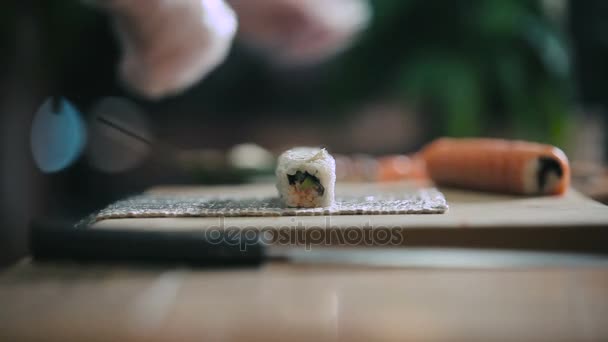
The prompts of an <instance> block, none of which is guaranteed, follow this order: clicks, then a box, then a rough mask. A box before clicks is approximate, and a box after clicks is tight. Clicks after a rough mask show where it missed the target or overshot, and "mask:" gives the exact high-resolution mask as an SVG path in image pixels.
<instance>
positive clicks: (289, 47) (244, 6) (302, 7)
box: [228, 0, 371, 64]
mask: <svg viewBox="0 0 608 342" xmlns="http://www.w3.org/2000/svg"><path fill="white" fill-rule="evenodd" d="M228 2H229V4H230V5H231V6H232V7H233V8H234V10H235V11H236V12H237V14H238V17H239V36H240V37H241V38H242V39H243V40H244V41H245V42H246V43H249V44H250V45H252V46H254V47H258V48H260V49H262V50H264V51H266V52H267V54H268V56H269V57H271V58H273V59H274V60H275V61H278V62H280V63H283V64H306V63H314V62H319V61H321V60H323V59H325V58H327V57H330V56H331V55H333V54H335V53H336V52H339V51H340V50H342V49H343V48H345V47H347V46H348V45H349V43H350V42H351V41H352V40H353V38H354V37H355V36H356V34H357V33H359V32H360V31H361V30H362V29H364V28H365V27H366V26H367V24H368V22H369V20H370V16H371V11H370V7H369V4H368V0H228Z"/></svg>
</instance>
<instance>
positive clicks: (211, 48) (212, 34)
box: [96, 0, 255, 98]
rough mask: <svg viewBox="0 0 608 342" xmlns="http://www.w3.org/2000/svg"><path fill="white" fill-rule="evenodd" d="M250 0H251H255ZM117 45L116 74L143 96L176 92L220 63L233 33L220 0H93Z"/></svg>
mask: <svg viewBox="0 0 608 342" xmlns="http://www.w3.org/2000/svg"><path fill="white" fill-rule="evenodd" d="M254 2H255V1H254ZM96 4H97V5H99V6H100V7H102V8H105V9H107V10H108V11H109V13H110V14H111V15H112V17H113V23H114V27H115V29H116V32H117V35H118V37H119V40H120V43H121V45H122V49H123V52H122V58H121V62H120V74H121V77H122V79H123V81H124V82H125V83H126V85H127V86H128V87H130V88H131V89H132V90H134V91H135V92H137V93H140V94H141V95H143V96H146V97H148V98H160V97H163V96H167V95H171V94H176V93H179V92H180V91H182V90H184V89H186V88H188V87H190V86H191V85H193V84H194V83H196V82H198V81H199V80H200V79H201V78H203V77H204V76H205V75H207V73H209V72H210V71H212V70H213V69H214V68H215V67H216V66H217V65H218V64H220V63H221V62H222V61H223V60H224V58H225V56H226V54H227V53H228V51H229V49H230V46H231V44H232V39H233V37H234V34H235V33H236V28H237V21H236V17H235V15H234V12H233V11H232V10H231V9H230V8H229V7H228V6H227V5H226V4H225V3H224V1H223V0H98V1H97V2H96Z"/></svg>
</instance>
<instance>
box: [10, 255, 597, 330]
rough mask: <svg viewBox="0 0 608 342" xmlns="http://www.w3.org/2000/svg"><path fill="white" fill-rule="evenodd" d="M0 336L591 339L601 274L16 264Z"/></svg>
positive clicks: (585, 270) (581, 271) (277, 265)
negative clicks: (190, 268) (213, 268)
mask: <svg viewBox="0 0 608 342" xmlns="http://www.w3.org/2000/svg"><path fill="white" fill-rule="evenodd" d="M0 303H1V305H0V340H2V341H14V340H24V339H25V340H46V341H65V340H86V341H108V340H111V341H166V340H171V341H173V340H175V341H177V340H179V341H202V340H243V339H246V340H272V341H284V340H303V341H304V340H327V341H367V340H386V341H408V340H411V341H419V340H430V341H441V340H463V341H472V340H482V341H488V340H513V341H521V340H526V341H531V340H534V341H542V340H544V341H558V340H559V341H585V340H588V341H591V340H605V339H606V338H608V326H607V325H606V324H605V323H606V317H608V316H607V315H608V270H605V269H593V268H580V269H530V270H519V271H514V270H485V271H466V270H415V269H401V270H394V269H392V270H387V269H369V268H368V269H357V268H344V267H343V268H335V267H320V266H315V267H310V266H294V265H286V264H280V263H275V264H269V265H268V266H266V267H263V268H261V269H252V270H232V271H204V270H188V269H170V268H167V269H164V268H152V269H151V268H126V267H109V266H107V267H104V266H95V267H82V266H78V265H69V264H63V265H61V264H45V265H36V264H30V263H29V262H23V263H22V264H20V265H17V266H16V267H13V268H12V269H9V270H8V271H6V272H4V273H3V274H2V275H0Z"/></svg>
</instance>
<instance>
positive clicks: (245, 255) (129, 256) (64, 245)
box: [29, 222, 265, 267]
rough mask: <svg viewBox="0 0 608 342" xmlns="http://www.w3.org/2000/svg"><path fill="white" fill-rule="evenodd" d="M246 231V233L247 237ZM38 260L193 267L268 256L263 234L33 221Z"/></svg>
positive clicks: (251, 261)
mask: <svg viewBox="0 0 608 342" xmlns="http://www.w3.org/2000/svg"><path fill="white" fill-rule="evenodd" d="M245 235H246V236H245ZM29 244H30V251H31V254H32V256H33V258H34V259H35V260H72V261H78V262H101V263H107V262H111V263H116V262H118V263H125V262H126V263H158V264H175V263H177V264H187V265H191V266H217V267H224V266H256V265H260V264H261V263H262V262H263V261H264V259H265V246H264V244H263V243H262V242H261V240H260V237H259V234H258V235H255V234H251V233H248V234H243V236H238V237H235V236H234V235H231V237H230V238H229V239H228V238H224V237H223V236H221V235H220V236H218V235H215V236H214V237H213V240H212V241H211V240H210V239H209V238H208V237H207V235H206V234H205V232H204V231H202V230H201V231H175V232H171V231H141V230H128V229H120V230H119V229H96V228H90V227H81V228H74V227H73V226H71V225H68V224H57V223H49V222H34V223H32V224H31V225H30V230H29Z"/></svg>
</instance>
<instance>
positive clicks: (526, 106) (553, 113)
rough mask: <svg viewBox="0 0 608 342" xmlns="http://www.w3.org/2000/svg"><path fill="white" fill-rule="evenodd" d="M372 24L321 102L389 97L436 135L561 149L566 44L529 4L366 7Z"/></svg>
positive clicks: (488, 0) (468, 1) (517, 0)
mask: <svg viewBox="0 0 608 342" xmlns="http://www.w3.org/2000/svg"><path fill="white" fill-rule="evenodd" d="M372 4H373V7H374V23H373V25H372V26H371V27H370V29H369V30H368V31H367V32H366V33H365V35H364V37H362V39H361V40H360V41H359V42H358V43H357V45H356V46H355V47H353V48H352V49H351V50H350V51H348V52H347V53H346V54H345V55H344V56H342V58H339V59H338V60H336V61H335V62H334V64H333V66H332V69H331V72H332V77H333V82H332V83H331V86H330V88H331V89H330V90H329V91H327V92H326V93H327V94H333V95H330V96H333V97H331V98H330V99H328V100H329V101H332V103H333V104H334V105H336V106H338V107H341V108H344V106H347V107H348V106H349V105H351V104H353V101H352V99H357V98H358V99H362V98H365V97H370V96H375V95H377V94H379V93H386V92H389V93H390V94H392V95H393V96H396V97H397V98H401V99H403V100H404V101H406V102H407V103H410V104H414V105H415V106H417V107H418V108H419V109H420V110H421V111H422V112H423V113H425V114H428V115H429V116H430V118H431V120H430V121H431V124H432V126H433V128H434V131H435V132H434V133H435V134H442V135H450V136H470V135H483V134H488V132H490V133H491V134H494V135H505V136H510V137H516V138H524V139H533V140H540V141H546V142H551V143H555V144H563V143H564V142H565V138H566V136H567V129H568V126H569V115H568V112H569V110H570V108H571V98H570V94H571V93H572V89H571V86H570V85H571V82H570V70H569V66H570V59H569V55H568V50H567V42H566V40H565V38H564V37H563V35H562V33H561V32H560V30H559V29H558V28H557V27H556V25H555V23H553V22H551V20H549V18H547V16H546V15H545V14H544V11H543V7H542V4H541V3H540V1H533V0H511V1H503V0H455V1H441V2H439V1H424V0H375V1H372Z"/></svg>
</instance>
